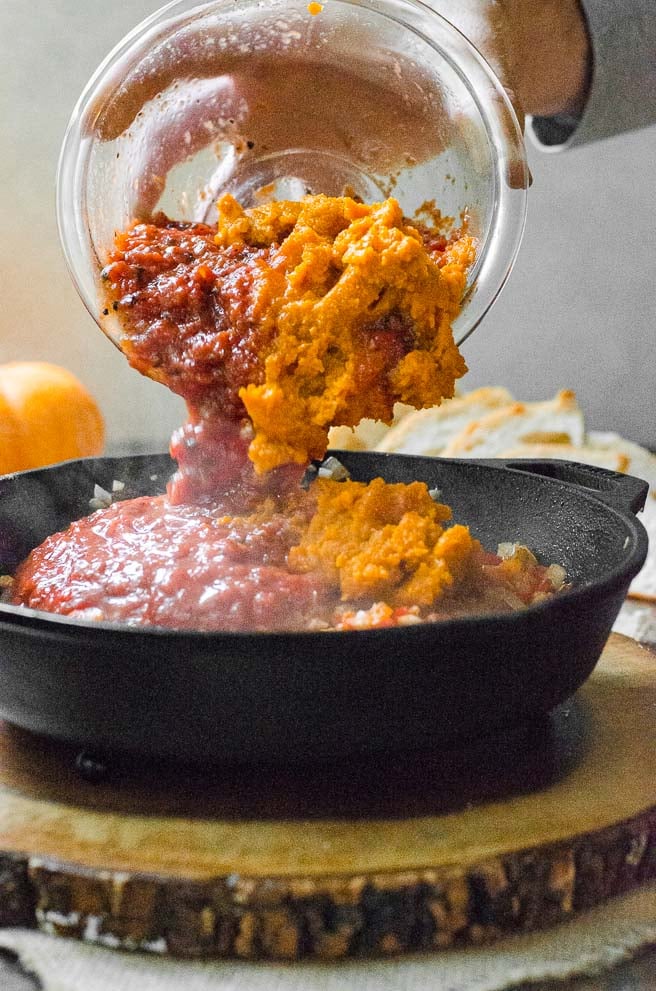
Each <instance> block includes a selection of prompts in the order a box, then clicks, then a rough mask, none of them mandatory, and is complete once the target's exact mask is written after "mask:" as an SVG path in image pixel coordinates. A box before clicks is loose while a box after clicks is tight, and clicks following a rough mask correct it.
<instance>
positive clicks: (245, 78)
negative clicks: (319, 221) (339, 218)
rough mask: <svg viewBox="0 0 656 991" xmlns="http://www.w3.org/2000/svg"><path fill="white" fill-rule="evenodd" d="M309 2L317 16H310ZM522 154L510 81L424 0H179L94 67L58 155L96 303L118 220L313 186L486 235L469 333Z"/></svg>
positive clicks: (472, 289) (506, 241) (66, 243)
mask: <svg viewBox="0 0 656 991" xmlns="http://www.w3.org/2000/svg"><path fill="white" fill-rule="evenodd" d="M310 9H313V10H314V11H315V13H314V14H313V13H311V12H310ZM527 186H528V169H527V166H526V158H525V152H524V144H523V138H522V133H521V128H520V126H519V124H518V121H517V118H516V116H515V113H514V110H513V108H512V105H511V104H510V102H509V100H508V97H507V96H506V93H505V91H504V89H503V87H502V86H501V84H500V82H499V81H498V79H497V78H496V76H495V75H494V73H493V72H492V70H491V69H490V67H489V65H488V64H487V62H486V61H485V60H484V59H483V58H482V56H481V55H480V54H479V53H478V52H477V51H476V49H475V48H474V47H473V46H472V45H471V44H470V43H469V42H468V41H467V40H466V39H465V38H464V37H463V35H462V34H460V33H459V32H458V31H457V30H456V29H455V28H454V27H453V26H452V25H451V24H449V22H448V21H446V20H444V18H442V17H440V16H439V15H438V14H436V13H435V12H434V11H432V10H431V9H429V8H428V7H426V6H425V5H424V4H422V3H419V2H417V0H325V2H324V4H323V6H322V7H321V8H320V9H319V5H318V4H312V5H310V7H309V6H308V3H307V0H212V2H210V3H198V2H197V0H196V2H195V0H175V2H173V3H170V4H168V5H167V6H166V7H164V8H162V9H161V10H160V11H158V12H157V13H155V14H154V15H153V16H152V17H149V18H148V19H147V20H145V21H144V22H143V23H142V24H140V25H139V26H138V27H136V28H135V29H134V30H133V31H132V32H131V33H130V34H129V35H127V36H126V37H125V38H124V40H123V41H122V42H121V43H120V44H119V45H118V46H117V47H116V48H115V49H114V50H113V51H112V52H111V53H110V54H109V55H108V56H107V58H106V59H105V61H104V62H103V63H102V65H101V66H100V67H99V68H98V70H97V71H96V73H95V74H94V76H93V77H92V79H91V80H90V82H89V83H88V85H87V87H86V89H85V90H84V92H83V94H82V96H81V97H80V100H79V102H78V104H77V106H76V108H75V110H74V112H73V116H72V118H71V121H70V124H69V127H68V131H67V133H66V136H65V139H64V144H63V148H62V152H61V158H60V164H59V173H58V180H57V215H58V222H59V229H60V234H61V239H62V243H63V247H64V251H65V254H66V259H67V262H68V265H69V267H70V270H71V273H72V275H73V279H74V281H75V284H76V286H77V288H78V291H79V293H80V295H81V296H82V299H83V300H84V302H85V304H86V306H87V308H88V309H89V311H90V313H91V314H92V316H93V317H94V319H95V320H96V321H97V322H98V324H99V325H100V326H101V327H102V329H103V330H104V331H105V333H107V334H108V335H109V336H110V337H111V338H112V339H113V340H114V341H117V340H118V338H119V337H120V327H119V326H118V323H117V322H116V320H115V318H114V316H113V314H112V313H111V312H110V314H109V315H108V316H106V317H103V316H102V315H101V306H100V303H99V292H98V288H99V279H100V273H101V270H102V268H103V265H104V264H105V261H106V259H107V256H108V253H109V252H110V250H111V246H112V241H113V237H114V233H115V232H116V231H120V230H124V229H125V228H126V227H128V226H129V225H130V224H131V223H133V222H134V221H135V220H143V219H146V218H148V217H149V216H151V215H152V214H154V213H156V212H158V211H163V212H164V213H166V214H167V215H168V216H169V217H171V218H172V219H176V220H195V221H200V220H207V221H208V222H210V223H212V222H214V216H215V207H214V201H215V200H216V197H217V195H218V194H220V193H222V192H230V193H232V194H233V195H235V196H236V197H237V198H238V199H239V200H240V201H241V202H242V204H244V205H252V204H253V203H258V202H262V201H264V200H266V199H270V198H276V199H280V198H286V199H297V198H299V197H300V196H302V195H304V194H305V193H306V192H313V193H319V192H322V193H327V194H329V195H340V194H343V193H344V192H346V193H348V194H350V195H354V196H359V197H361V198H362V199H363V200H365V201H367V202H373V201H376V200H380V199H383V198H385V197H386V196H389V195H393V196H395V197H396V198H397V199H398V200H399V201H400V203H401V206H402V208H403V210H404V212H405V214H406V216H408V217H415V216H416V217H418V218H419V219H424V220H426V219H427V218H429V217H432V218H434V217H435V208H438V209H439V211H440V212H441V214H442V216H443V217H448V218H452V219H453V223H454V225H455V226H459V225H460V224H461V222H462V219H463V218H466V219H467V224H468V229H469V231H470V232H471V233H473V234H474V235H475V236H476V237H477V238H478V243H479V248H478V256H477V261H476V265H475V267H474V269H473V271H472V272H471V273H470V280H469V286H468V291H467V295H466V298H465V305H464V306H463V310H462V313H461V315H460V316H459V318H458V320H457V322H456V323H455V325H454V331H455V336H456V339H457V341H458V342H462V341H463V340H464V339H465V338H466V337H467V336H468V335H469V334H470V333H471V331H472V330H473V329H474V328H475V327H476V326H477V324H478V323H479V322H480V320H481V318H482V317H483V315H484V314H485V313H486V311H487V310H488V309H489V307H490V306H491V305H492V303H493V302H494V300H495V298H496V296H497V295H498V293H499V291H500V289H501V287H502V286H503V284H504V282H505V280H506V278H507V276H508V274H509V272H510V269H511V267H512V264H513V261H514V258H515V255H516V253H517V249H518V247H519V242H520V239H521V235H522V231H523V227H524V217H525V209H526V188H527Z"/></svg>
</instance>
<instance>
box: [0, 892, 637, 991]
mask: <svg viewBox="0 0 656 991" xmlns="http://www.w3.org/2000/svg"><path fill="white" fill-rule="evenodd" d="M650 944H653V945H656V885H651V886H648V887H644V888H641V889H639V890H637V891H635V892H632V893H631V894H629V895H625V896H623V897H622V898H617V899H614V900H613V901H612V902H609V903H608V904H606V905H604V906H600V907H598V908H596V909H593V910H592V911H590V912H586V913H585V914H583V915H581V916H578V917H577V918H575V919H572V920H571V921H570V922H567V923H564V924H562V925H560V926H557V927H555V928H554V929H551V930H548V931H545V932H541V933H531V934H529V935H524V936H517V937H512V938H508V939H504V940H502V941H500V942H497V943H494V944H491V945H489V946H485V947H481V948H475V949H467V950H449V951H446V952H443V953H440V954H436V955H429V956H414V957H408V958H403V959H398V960H382V961H381V960H371V961H358V962H346V963H342V964H331V965H323V964H314V963H307V964H268V963H267V964H264V963H262V964H253V963H241V962H234V961H227V962H212V963H198V962H183V961H174V960H164V959H159V958H156V959H154V958H152V957H147V956H145V955H143V954H127V953H117V952H115V951H113V950H106V949H102V948H100V947H95V946H87V945H83V944H80V943H76V942H74V941H73V940H69V939H60V938H56V937H53V936H47V935H45V934H42V933H38V932H31V931H29V930H24V929H5V930H1V931H0V946H2V947H4V948H6V949H8V950H12V951H13V952H14V953H16V954H18V957H19V959H20V961H21V963H22V965H23V967H25V969H26V970H28V971H30V972H32V973H34V974H36V976H37V977H38V978H39V979H40V980H41V982H42V984H43V988H44V991H343V989H345V988H348V989H349V991H501V989H504V988H510V987H516V986H517V985H519V984H522V983H524V982H527V981H538V980H558V979H565V978H569V977H573V976H575V975H578V974H588V975H590V974H597V973H600V972H601V971H603V970H607V969H609V968H610V967H612V966H613V965H615V964H617V963H619V962H620V961H622V960H625V959H627V958H628V957H630V956H632V955H633V954H634V953H636V952H637V951H638V950H639V949H641V948H644V947H646V946H648V945H650Z"/></svg>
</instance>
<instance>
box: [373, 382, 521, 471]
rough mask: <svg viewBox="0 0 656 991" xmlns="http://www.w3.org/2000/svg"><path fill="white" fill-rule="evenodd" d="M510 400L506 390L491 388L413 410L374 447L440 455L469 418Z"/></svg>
mask: <svg viewBox="0 0 656 991" xmlns="http://www.w3.org/2000/svg"><path fill="white" fill-rule="evenodd" d="M512 401H513V399H512V396H511V395H510V393H509V392H508V390H507V389H502V388H492V387H488V388H482V389H474V390H473V391H472V392H468V393H466V395H464V396H458V397H456V398H455V399H446V400H445V401H444V402H443V403H442V404H441V406H433V407H431V408H430V409H422V410H416V411H415V412H413V413H410V414H409V415H408V416H405V417H404V418H403V419H402V420H401V421H400V422H399V423H398V424H397V425H396V426H393V427H392V428H391V430H389V431H388V432H387V434H386V435H385V436H384V437H383V438H382V439H381V440H380V441H379V442H378V443H377V445H376V450H377V451H388V452H394V453H396V454H422V455H437V454H440V453H441V452H442V450H443V449H444V447H445V446H446V444H448V443H449V441H450V440H451V439H452V438H453V437H455V436H456V435H457V434H459V433H460V431H461V430H462V429H463V428H464V427H465V426H466V425H467V424H468V423H470V422H471V421H472V420H474V419H477V418H479V417H482V416H484V415H485V414H486V413H489V412H491V411H492V410H494V409H499V408H501V407H504V406H509V405H510V404H511V403H512Z"/></svg>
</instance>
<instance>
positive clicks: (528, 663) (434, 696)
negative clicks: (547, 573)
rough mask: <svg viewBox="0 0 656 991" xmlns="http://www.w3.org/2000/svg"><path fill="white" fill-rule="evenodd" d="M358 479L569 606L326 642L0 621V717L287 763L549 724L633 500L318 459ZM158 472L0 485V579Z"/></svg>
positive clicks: (158, 486)
mask: <svg viewBox="0 0 656 991" xmlns="http://www.w3.org/2000/svg"><path fill="white" fill-rule="evenodd" d="M330 453H333V454H335V456H336V457H338V458H339V460H340V461H341V462H342V463H343V464H344V465H345V466H346V468H347V469H348V471H349V472H350V474H351V477H352V478H354V479H356V480H359V481H369V480H370V479H372V478H374V477H377V476H382V477H383V478H385V479H386V481H388V482H410V481H415V480H420V481H424V482H426V483H427V485H428V486H429V488H431V489H438V490H439V493H440V496H439V497H440V499H441V500H442V501H444V502H446V503H448V504H449V505H450V506H452V508H453V515H454V520H455V521H456V522H462V523H466V524H468V525H469V527H470V529H471V531H472V533H473V535H474V536H475V537H477V538H478V539H479V540H480V541H481V542H482V543H483V545H484V546H485V547H487V548H491V549H494V548H496V547H497V545H498V544H499V543H502V542H519V543H521V544H525V545H526V546H528V547H530V548H531V549H532V550H533V552H534V553H535V554H536V556H537V557H538V559H539V560H540V561H542V562H544V563H550V562H558V563H559V564H562V565H563V567H564V568H565V569H566V572H567V576H568V582H569V583H570V584H571V589H570V590H568V591H565V592H563V593H561V594H559V595H556V596H553V597H551V598H549V599H547V600H546V601H544V602H541V603H540V604H538V605H535V606H531V607H529V608H528V609H526V610H524V611H521V612H516V613H512V614H509V615H497V614H494V615H485V616H470V617H465V618H457V619H450V620H446V621H442V622H438V623H425V624H421V625H416V626H408V627H397V628H388V629H374V630H358V631H339V632H289V633H287V632H283V633H280V632H276V633H248V632H245V633H221V632H219V633H200V632H189V631H177V630H164V629H160V628H143V627H141V628H135V627H127V626H119V625H117V624H109V623H96V624H94V623H90V622H83V621H79V620H74V619H69V618H67V617H63V616H55V615H50V614H46V613H41V612H35V611H33V610H29V609H24V608H20V607H15V606H10V605H0V632H1V634H2V636H1V639H0V717H1V718H3V719H6V720H8V721H9V722H12V723H15V724H17V725H19V726H21V727H24V728H26V729H28V730H31V731H33V732H36V733H42V734H46V735H48V736H51V737H55V738H58V739H62V740H66V741H70V742H72V743H75V744H78V745H80V746H83V747H87V748H90V749H92V750H94V751H95V752H98V751H100V752H108V751H109V752H111V751H117V752H118V751H127V752H132V753H138V754H142V755H145V756H151V757H158V758H159V757H162V758H168V759H171V758H174V759H182V760H186V761H189V760H191V761H198V760H202V761H207V760H211V761H217V762H230V763H240V762H267V763H270V762H277V763H290V762H303V761H319V760H330V759H333V758H338V757H342V756H345V755H351V754H361V753H375V752H388V753H389V752H398V751H403V750H413V749H426V748H430V747H437V746H444V745H451V744H455V743H458V742H460V741H467V740H473V739H474V738H480V737H481V736H483V735H484V734H488V733H492V732H495V731H499V730H503V729H504V728H507V727H516V726H519V725H521V724H522V723H526V722H527V721H529V720H533V719H535V718H538V717H540V716H541V715H543V714H545V713H547V712H549V711H551V710H552V709H553V708H554V707H555V706H557V705H558V704H559V703H560V702H562V701H564V700H565V699H566V698H568V697H569V696H570V695H571V694H572V693H573V692H575V691H576V689H577V688H578V687H579V686H580V685H581V684H582V683H583V682H584V681H585V679H586V678H587V677H588V676H589V674H590V673H591V671H592V670H593V668H594V666H595V664H596V662H597V660H598V659H599V657H600V655H601V652H602V650H603V648H604V645H605V643H606V640H607V638H608V636H609V634H610V631H611V627H612V624H613V622H614V620H615V618H616V616H617V613H618V612H619V609H620V607H621V605H622V602H623V600H624V597H625V595H626V592H627V590H628V587H629V584H630V582H631V580H632V579H633V577H634V576H635V575H636V574H637V572H638V571H639V570H640V568H641V567H642V564H643V562H644V560H645V557H646V553H647V536H646V533H645V530H644V527H643V526H642V525H641V524H640V522H639V521H638V520H637V519H636V516H635V512H637V511H638V510H639V509H640V508H641V507H642V506H643V505H644V500H645V497H646V494H647V483H645V482H641V481H640V480H638V479H634V478H631V477H630V476H626V475H617V474H615V473H613V472H609V471H605V470H603V469H599V468H590V467H589V466H586V465H578V464H573V463H570V462H555V461H548V462H535V461H528V462H527V461H517V462H513V461H494V460H487V461H465V460H446V459H439V458H424V457H413V456H409V455H395V454H377V453H367V452H353V451H348V452H347V451H336V452H330ZM173 468H174V465H173V462H172V461H171V460H170V458H169V457H168V455H142V456H137V457H123V458H90V459H84V460H81V461H71V462H66V463H64V464H60V465H56V466H54V467H50V468H44V469H40V470H37V471H30V472H23V473H20V474H16V475H10V476H6V477H4V478H2V479H0V564H1V565H2V568H3V570H4V571H5V573H10V572H11V571H12V570H13V569H14V568H15V566H16V564H17V563H18V562H19V561H20V560H21V559H22V558H23V557H25V556H26V554H27V553H28V552H29V551H30V550H31V549H32V547H34V546H36V545H37V544H39V543H40V542H41V541H42V540H44V539H45V537H46V536H48V535H49V534H51V533H53V532H55V531H57V530H61V529H63V528H64V527H66V526H67V525H68V524H69V523H70V522H71V521H72V520H74V519H77V518H79V517H81V516H84V515H87V513H88V512H89V499H90V498H91V497H92V496H93V492H94V485H100V486H102V487H103V488H105V489H107V490H108V491H111V489H112V483H113V481H114V480H118V481H120V482H123V483H124V486H125V487H124V489H123V491H122V493H121V496H122V497H125V498H131V497H134V496H136V495H154V494H157V493H159V492H162V491H163V490H164V488H165V486H166V481H167V479H168V478H169V476H170V475H171V473H172V471H173Z"/></svg>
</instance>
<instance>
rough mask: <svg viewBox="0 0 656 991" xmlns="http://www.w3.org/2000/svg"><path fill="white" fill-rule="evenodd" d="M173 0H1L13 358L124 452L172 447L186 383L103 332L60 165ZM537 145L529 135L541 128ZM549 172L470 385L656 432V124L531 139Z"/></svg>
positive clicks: (5, 354) (653, 437)
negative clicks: (103, 88) (74, 123)
mask: <svg viewBox="0 0 656 991" xmlns="http://www.w3.org/2000/svg"><path fill="white" fill-rule="evenodd" d="M159 5H160V4H159V3H158V0H123V2H122V3H121V4H117V5H113V6H112V7H111V9H110V8H108V7H107V5H106V4H105V3H101V2H100V0H87V2H86V3H84V4H79V3H78V2H77V0H50V2H45V0H36V2H35V3H32V4H29V5H28V4H25V3H23V2H22V0H2V3H1V4H0V113H1V120H2V142H3V154H2V157H1V158H0V216H1V217H2V218H3V234H4V236H3V238H2V241H1V242H0V272H1V273H2V275H1V279H2V303H3V305H2V308H1V310H0V361H2V362H6V361H10V360H28V359H29V360H34V359H38V360H44V361H55V362H57V363H59V364H62V365H65V366H66V367H68V368H70V369H71V371H73V372H74V373H75V374H76V375H78V376H79V377H80V378H81V379H82V381H83V382H84V384H85V385H86V386H87V388H88V389H89V390H90V391H91V392H92V393H93V394H94V396H95V397H96V398H97V400H98V402H99V404H100V406H101V408H102V411H103V413H104V415H105V418H106V422H107V429H108V448H109V450H110V452H116V451H122V450H126V449H131V450H140V449H143V450H163V449H164V448H165V447H166V445H167V443H168V438H169V435H170V433H171V430H172V429H173V428H174V427H175V426H177V425H178V424H179V423H180V422H181V419H182V407H181V403H180V401H179V400H178V399H176V398H175V397H174V396H172V395H171V394H170V393H169V392H168V391H167V390H166V389H164V388H163V387H161V386H158V385H156V384H154V383H152V382H149V381H147V380H145V379H142V378H141V377H140V376H139V375H137V374H136V373H135V372H134V371H132V370H131V369H130V368H129V367H128V365H127V364H126V362H125V359H124V358H122V356H121V355H120V354H119V353H118V351H116V350H115V349H114V348H113V347H112V345H111V344H110V343H109V342H108V341H107V340H105V339H104V338H103V336H102V334H101V333H100V331H99V330H98V328H97V327H96V325H95V323H94V321H93V320H92V318H91V317H90V316H89V314H88V313H87V312H86V310H85V309H84V306H83V305H82V303H81V301H80V300H79V299H78V297H77V294H76V292H75V290H74V288H73V286H72V283H71V281H70V278H69V275H68V272H67V270H66V266H65V264H64V260H63V257H62V254H61V250H60V247H59V241H58V236H57V230H56V224H55V209H54V179H55V170H56V164H57V157H58V153H59V147H60V144H61V141H62V138H63V134H64V130H65V127H66V124H67V121H68V118H69V116H70V114H71V111H72V109H73V106H74V104H75V102H76V100H77V98H78V96H79V94H80V92H81V90H82V88H83V87H84V85H85V84H86V82H87V80H88V78H89V76H90V75H91V73H92V72H93V71H94V70H95V68H96V66H97V65H98V63H99V62H100V61H101V60H102V58H103V57H104V56H105V55H106V54H107V52H108V51H109V50H110V48H112V47H113V45H114V44H115V43H116V42H117V41H118V40H119V39H120V38H121V37H122V36H123V35H124V34H125V33H126V32H127V31H128V30H129V29H130V28H132V27H133V26H134V25H135V24H136V23H137V22H138V21H140V20H141V19H142V18H143V17H145V16H147V15H148V14H149V13H151V12H152V11H154V10H155V9H156V8H157V7H158V6H159ZM529 146H530V139H529ZM529 156H530V164H531V169H532V172H533V177H534V184H533V188H532V190H531V193H530V197H529V220H528V226H527V230H526V235H525V239H524V243H523V246H522V249H521V250H520V254H519V260H518V262H517V264H516V267H515V271H514V273H513V274H512V276H511V278H510V281H509V283H508V286H507V287H506V289H505V290H504V293H503V294H502V296H501V298H500V300H499V301H498V302H497V304H496V305H495V307H494V309H493V310H492V312H491V314H490V315H489V316H488V317H487V318H486V319H485V321H484V322H483V324H482V326H481V327H479V328H478V330H477V331H476V332H475V334H473V335H472V337H471V338H470V339H469V340H468V341H467V343H466V344H465V346H464V354H465V358H466V360H467V362H468V364H469V366H470V368H471V369H472V371H471V373H470V375H469V376H468V377H467V379H466V380H465V387H466V388H470V389H471V388H474V387H475V386H479V385H492V384H493V385H497V386H505V387H507V388H508V389H510V390H511V391H512V392H515V393H516V394H518V395H521V396H522V398H524V399H539V398H544V397H545V396H549V395H552V394H554V393H555V392H557V391H558V389H561V388H571V389H574V390H575V391H576V393H577V395H578V398H579V401H580V403H581V406H582V407H583V408H584V409H585V411H586V419H587V422H588V425H589V426H590V427H591V428H593V429H596V430H605V429H609V430H610V429H612V430H615V431H618V432H619V433H621V434H623V435H624V436H625V437H629V438H631V439H633V440H636V441H639V442H641V443H643V444H646V445H647V446H650V447H652V448H655V447H656V417H655V416H654V411H655V403H654V390H655V386H656V373H655V362H654V326H655V324H656V280H655V279H654V248H655V246H656V235H655V234H654V231H656V201H655V199H654V196H653V189H652V187H653V176H652V171H653V170H652V168H651V163H653V162H654V161H656V128H654V127H652V128H649V129H647V130H644V131H640V132H636V133H632V134H627V135H624V136H622V137H619V138H613V139H611V140H608V141H605V142H602V143H596V144H592V145H589V146H586V147H584V148H581V149H577V150H575V151H571V152H566V153H562V154H547V153H544V152H542V151H538V150H537V149H535V148H533V147H531V146H530V147H529Z"/></svg>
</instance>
